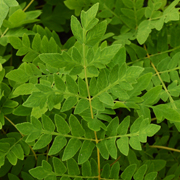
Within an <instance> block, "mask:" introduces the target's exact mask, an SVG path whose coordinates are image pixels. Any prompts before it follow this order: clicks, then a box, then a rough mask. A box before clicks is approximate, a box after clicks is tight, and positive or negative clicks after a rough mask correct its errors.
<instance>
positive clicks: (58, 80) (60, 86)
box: [54, 74, 66, 92]
mask: <svg viewBox="0 0 180 180" xmlns="http://www.w3.org/2000/svg"><path fill="white" fill-rule="evenodd" d="M54 79H55V85H56V88H57V89H58V90H60V91H62V92H64V91H65V90H66V85H65V83H64V82H63V80H62V79H61V78H60V77H59V76H58V75H57V74H54Z"/></svg>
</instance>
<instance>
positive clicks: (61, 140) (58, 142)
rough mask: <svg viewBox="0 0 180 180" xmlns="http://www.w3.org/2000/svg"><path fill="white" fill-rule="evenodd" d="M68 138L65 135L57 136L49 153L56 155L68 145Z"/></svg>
mask: <svg viewBox="0 0 180 180" xmlns="http://www.w3.org/2000/svg"><path fill="white" fill-rule="evenodd" d="M66 143H67V140H66V138H65V137H63V136H56V137H55V138H54V141H53V144H52V146H51V148H50V150H49V152H48V155H49V156H51V155H54V154H57V153H58V152H60V151H61V149H62V148H63V147H64V146H65V145H66Z"/></svg>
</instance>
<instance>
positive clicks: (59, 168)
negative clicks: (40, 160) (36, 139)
mask: <svg viewBox="0 0 180 180" xmlns="http://www.w3.org/2000/svg"><path fill="white" fill-rule="evenodd" d="M52 162H53V167H54V171H55V173H57V174H64V173H65V172H66V171H67V169H66V166H65V165H64V163H63V162H62V161H61V160H60V159H59V158H57V157H53V160H52Z"/></svg>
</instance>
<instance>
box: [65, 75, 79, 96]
mask: <svg viewBox="0 0 180 180" xmlns="http://www.w3.org/2000/svg"><path fill="white" fill-rule="evenodd" d="M66 85H67V88H68V91H69V92H71V93H74V94H77V93H78V86H77V84H76V82H75V81H74V80H73V78H72V77H71V76H69V75H66Z"/></svg>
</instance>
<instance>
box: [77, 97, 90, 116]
mask: <svg viewBox="0 0 180 180" xmlns="http://www.w3.org/2000/svg"><path fill="white" fill-rule="evenodd" d="M88 108H89V101H88V100H86V99H80V100H79V102H78V103H77V105H76V108H75V110H74V114H80V113H82V112H83V111H85V110H86V109H88Z"/></svg>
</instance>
